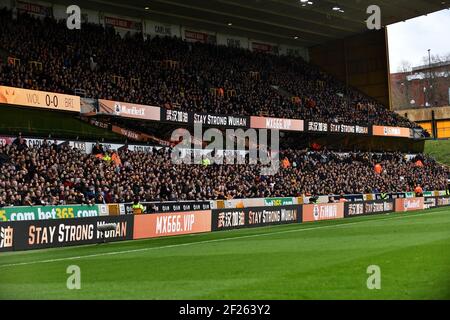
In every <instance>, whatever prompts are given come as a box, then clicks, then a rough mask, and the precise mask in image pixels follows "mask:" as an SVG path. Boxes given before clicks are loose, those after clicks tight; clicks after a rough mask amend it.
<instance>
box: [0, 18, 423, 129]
mask: <svg viewBox="0 0 450 320" xmlns="http://www.w3.org/2000/svg"><path fill="white" fill-rule="evenodd" d="M0 50H2V51H3V52H6V54H7V56H10V57H13V58H16V59H20V62H18V60H17V61H16V62H15V63H13V62H12V60H11V61H9V63H6V62H4V63H3V64H2V63H0V84H1V85H7V86H14V87H22V88H28V89H37V90H46V91H51V92H60V93H68V94H74V93H75V92H78V93H79V92H84V94H85V96H86V97H91V98H104V99H109V100H117V101H124V102H133V103H140V104H147V105H158V106H162V107H166V108H171V109H181V110H186V111H196V112H210V113H218V114H239V115H258V114H264V115H268V116H274V117H284V118H300V119H304V120H314V121H324V122H340V123H347V124H361V125H367V124H369V123H373V124H380V125H391V126H402V127H411V128H414V127H418V126H417V124H415V123H412V122H410V121H409V120H407V119H405V118H403V117H401V116H399V115H397V114H396V113H394V112H390V111H388V110H386V109H385V107H384V106H382V105H380V104H379V103H377V102H375V101H374V100H371V99H369V98H368V97H366V96H364V95H363V94H362V93H360V92H358V91H356V90H355V89H352V88H349V87H346V86H345V85H344V84H342V83H340V82H339V81H337V80H336V79H334V78H332V77H331V76H329V75H327V74H325V73H324V72H322V71H320V70H319V69H318V68H317V67H315V66H313V65H311V64H308V63H306V62H305V61H304V60H303V59H301V58H295V57H287V56H275V55H270V54H265V53H258V52H251V51H249V50H243V49H238V48H228V47H224V46H215V45H212V44H200V43H189V42H185V41H183V40H180V39H176V38H167V37H166V38H159V37H154V38H151V39H150V38H147V39H145V40H144V39H143V35H142V34H135V35H132V36H129V37H125V38H121V37H120V36H119V35H118V34H116V32H115V31H114V29H109V28H104V27H102V26H99V25H94V24H83V27H82V28H81V30H69V29H68V28H67V27H66V24H65V22H64V21H60V22H57V21H55V20H53V19H50V18H45V19H37V18H34V17H31V16H29V15H26V14H21V13H18V16H17V18H16V19H13V18H12V15H11V12H10V11H7V10H6V9H5V10H0ZM167 60H171V61H176V63H175V64H174V65H172V66H169V65H168V64H165V63H164V61H167ZM29 61H36V62H37V63H34V64H29ZM117 76H118V77H119V78H118V77H117ZM211 88H218V90H211ZM292 97H298V99H294V100H292Z"/></svg>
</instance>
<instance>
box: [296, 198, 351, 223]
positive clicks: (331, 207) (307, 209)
mask: <svg viewBox="0 0 450 320" xmlns="http://www.w3.org/2000/svg"><path fill="white" fill-rule="evenodd" d="M341 218H344V203H343V202H339V203H323V204H305V205H304V206H303V222H311V221H320V220H333V219H341Z"/></svg>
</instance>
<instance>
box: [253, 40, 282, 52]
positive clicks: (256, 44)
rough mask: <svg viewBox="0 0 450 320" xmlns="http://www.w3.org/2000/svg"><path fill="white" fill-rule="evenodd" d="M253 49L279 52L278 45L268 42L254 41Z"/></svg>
mask: <svg viewBox="0 0 450 320" xmlns="http://www.w3.org/2000/svg"><path fill="white" fill-rule="evenodd" d="M252 50H253V51H259V52H267V53H278V47H277V46H273V45H271V44H267V43H260V42H252Z"/></svg>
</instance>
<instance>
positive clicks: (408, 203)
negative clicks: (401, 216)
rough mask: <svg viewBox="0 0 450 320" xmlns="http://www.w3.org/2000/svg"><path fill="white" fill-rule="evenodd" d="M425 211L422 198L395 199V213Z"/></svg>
mask: <svg viewBox="0 0 450 320" xmlns="http://www.w3.org/2000/svg"><path fill="white" fill-rule="evenodd" d="M423 209H425V204H424V198H423V197H420V198H400V199H395V212H405V211H415V210H423Z"/></svg>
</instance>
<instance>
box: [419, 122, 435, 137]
mask: <svg viewBox="0 0 450 320" xmlns="http://www.w3.org/2000/svg"><path fill="white" fill-rule="evenodd" d="M419 124H420V126H421V127H422V128H424V129H425V130H427V131H428V133H429V134H430V135H431V136H433V125H432V124H431V122H420V123H419Z"/></svg>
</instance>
